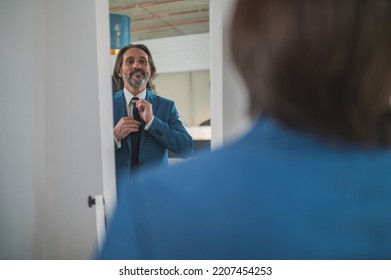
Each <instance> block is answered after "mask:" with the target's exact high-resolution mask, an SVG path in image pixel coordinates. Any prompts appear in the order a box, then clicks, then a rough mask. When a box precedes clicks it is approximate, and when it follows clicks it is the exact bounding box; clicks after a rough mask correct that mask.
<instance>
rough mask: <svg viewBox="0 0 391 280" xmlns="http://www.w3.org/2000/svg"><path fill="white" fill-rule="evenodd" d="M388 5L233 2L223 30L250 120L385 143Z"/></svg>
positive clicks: (354, 0) (321, 0) (390, 51)
mask: <svg viewBox="0 0 391 280" xmlns="http://www.w3.org/2000/svg"><path fill="white" fill-rule="evenodd" d="M390 32H391V1H388V0H376V1H374V0H296V1H292V0H238V1H237V6H236V10H235V12H234V16H233V20H232V24H231V28H230V36H231V37H230V40H231V41H230V45H231V52H232V57H233V60H234V63H235V64H236V66H237V67H238V69H239V72H240V73H241V74H242V76H243V78H244V80H245V82H246V84H247V86H248V91H249V97H250V102H249V104H251V105H250V108H249V113H250V114H251V115H253V116H254V115H259V114H260V113H261V112H262V113H265V114H267V115H270V116H272V117H274V118H275V119H277V120H279V121H280V122H281V123H283V124H284V125H287V126H290V127H294V128H298V129H306V130H310V131H313V132H316V133H317V134H319V135H321V136H326V137H333V138H334V137H337V138H342V139H344V140H345V141H348V142H351V143H358V144H363V145H377V146H379V145H388V146H389V145H391V137H390V136H391V133H390V128H391V125H390V124H391V113H390V112H391V110H390V94H391V91H390V90H391V35H390V34H391V33H390Z"/></svg>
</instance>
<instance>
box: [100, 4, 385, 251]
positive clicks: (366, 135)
mask: <svg viewBox="0 0 391 280" xmlns="http://www.w3.org/2000/svg"><path fill="white" fill-rule="evenodd" d="M232 22H233V23H234V24H232V25H231V27H230V36H231V37H230V44H231V52H232V56H233V60H234V62H235V64H236V66H237V68H238V70H239V72H240V73H241V75H242V77H243V79H244V81H245V82H246V84H247V87H248V94H249V97H250V104H251V105H250V108H249V113H250V114H251V115H252V116H253V117H254V126H253V128H252V130H251V131H250V132H249V133H248V134H247V135H245V136H244V137H243V138H241V139H240V140H238V141H236V142H235V143H232V144H230V145H227V146H225V147H224V148H222V149H220V150H217V151H215V152H213V153H211V154H209V155H205V156H204V157H200V158H196V159H194V160H191V161H189V162H188V163H185V164H182V165H178V166H177V167H175V168H172V169H170V170H166V169H160V170H155V171H154V172H152V173H150V174H148V176H140V177H137V178H135V180H134V181H133V182H132V186H131V187H130V188H128V190H127V191H128V192H127V193H126V194H125V195H124V196H123V197H121V199H120V201H119V204H118V208H117V210H116V212H115V215H114V217H113V219H112V220H111V222H110V227H109V229H108V234H107V239H106V241H105V245H104V247H103V250H102V252H101V255H100V256H99V257H100V258H102V259H390V258H391V222H390V221H391V203H390V201H391V172H390V167H391V141H390V140H391V138H390V135H391V133H390V132H391V131H390V128H391V126H390V121H391V118H390V116H391V114H390V90H391V51H390V50H391V36H390V30H391V2H390V1H388V0H376V1H373V0H362V1H355V0H344V1H341V0H317V1H314V0H297V1H291V0H239V1H238V2H237V6H236V10H235V12H234V17H233V21H232ZM243 94H244V93H243ZM238 98H240V95H238Z"/></svg>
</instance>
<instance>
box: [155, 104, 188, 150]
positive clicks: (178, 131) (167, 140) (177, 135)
mask: <svg viewBox="0 0 391 280" xmlns="http://www.w3.org/2000/svg"><path fill="white" fill-rule="evenodd" d="M167 112H168V115H166V116H165V118H167V121H165V120H163V119H162V118H160V117H159V116H158V115H154V116H155V118H154V120H153V122H152V124H151V126H150V127H149V129H148V130H147V132H148V134H149V135H151V136H152V137H154V138H155V139H156V140H157V141H158V142H159V143H161V144H162V145H163V146H164V147H166V148H167V149H169V150H170V151H172V152H174V153H176V154H177V155H179V156H183V157H187V156H190V155H191V153H192V152H193V139H192V137H191V136H190V134H189V133H188V132H187V130H186V128H185V127H184V126H183V124H182V122H181V120H180V119H179V114H178V111H177V110H176V106H175V103H171V106H170V108H169V110H168V111H167Z"/></svg>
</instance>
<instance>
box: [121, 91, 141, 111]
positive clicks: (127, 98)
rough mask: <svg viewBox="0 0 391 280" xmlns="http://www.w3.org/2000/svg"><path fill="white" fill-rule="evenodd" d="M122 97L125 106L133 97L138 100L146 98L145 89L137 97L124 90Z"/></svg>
mask: <svg viewBox="0 0 391 280" xmlns="http://www.w3.org/2000/svg"><path fill="white" fill-rule="evenodd" d="M124 95H125V100H126V104H129V102H130V100H132V98H133V97H138V98H139V99H145V97H146V96H147V89H144V90H143V91H142V92H140V93H139V94H137V95H133V93H131V92H130V91H128V90H127V89H126V88H124ZM132 108H133V107H132Z"/></svg>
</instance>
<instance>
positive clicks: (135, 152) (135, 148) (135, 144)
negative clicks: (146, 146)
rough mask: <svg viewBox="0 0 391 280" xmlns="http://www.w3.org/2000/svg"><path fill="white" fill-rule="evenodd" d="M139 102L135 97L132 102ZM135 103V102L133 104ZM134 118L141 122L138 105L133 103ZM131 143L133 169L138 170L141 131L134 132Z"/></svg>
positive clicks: (131, 135)
mask: <svg viewBox="0 0 391 280" xmlns="http://www.w3.org/2000/svg"><path fill="white" fill-rule="evenodd" d="M136 100H139V99H138V97H133V98H132V100H131V102H132V101H136ZM132 103H133V102H132ZM133 118H134V119H135V120H137V121H140V115H139V113H138V109H137V108H136V104H135V103H133ZM130 137H131V143H132V151H131V155H132V158H131V168H132V169H138V165H139V158H138V157H139V149H140V130H139V131H136V132H132V133H131V134H130Z"/></svg>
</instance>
